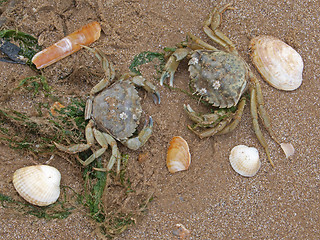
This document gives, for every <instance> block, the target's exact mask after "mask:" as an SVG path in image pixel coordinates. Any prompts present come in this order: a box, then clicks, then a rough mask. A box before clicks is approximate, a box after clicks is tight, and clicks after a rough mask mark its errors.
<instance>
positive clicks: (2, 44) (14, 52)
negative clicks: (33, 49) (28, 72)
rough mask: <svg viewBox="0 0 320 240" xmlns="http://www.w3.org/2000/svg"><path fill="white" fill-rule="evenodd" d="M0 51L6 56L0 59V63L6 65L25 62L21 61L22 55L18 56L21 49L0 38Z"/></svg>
mask: <svg viewBox="0 0 320 240" xmlns="http://www.w3.org/2000/svg"><path fill="white" fill-rule="evenodd" d="M0 51H1V52H3V53H4V54H6V55H7V57H4V58H0V61H2V62H8V63H19V64H26V62H25V61H23V59H24V57H23V56H22V55H19V52H20V51H21V48H20V47H18V46H16V45H15V44H13V43H11V42H8V41H6V40H3V39H1V38H0Z"/></svg>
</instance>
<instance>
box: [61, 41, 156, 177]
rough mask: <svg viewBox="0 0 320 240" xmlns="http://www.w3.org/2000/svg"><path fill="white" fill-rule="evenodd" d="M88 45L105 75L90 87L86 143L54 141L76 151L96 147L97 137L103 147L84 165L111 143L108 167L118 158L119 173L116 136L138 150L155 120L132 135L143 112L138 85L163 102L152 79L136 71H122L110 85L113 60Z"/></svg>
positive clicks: (87, 161) (64, 149) (86, 112)
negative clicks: (65, 144)
mask: <svg viewBox="0 0 320 240" xmlns="http://www.w3.org/2000/svg"><path fill="white" fill-rule="evenodd" d="M83 47H85V46H83ZM85 48H86V49H88V50H89V51H91V52H93V53H94V54H95V56H96V57H97V58H98V59H99V60H100V61H101V63H102V67H103V69H104V71H105V75H106V76H105V78H104V79H102V80H101V81H100V82H99V83H98V84H97V85H96V86H94V87H93V88H92V89H91V91H90V97H89V98H88V100H87V103H86V109H85V119H86V120H88V119H89V123H88V124H87V126H86V129H85V137H86V141H87V143H85V144H76V145H72V146H69V147H67V146H63V145H61V144H58V143H55V145H56V146H57V148H58V149H59V150H61V151H64V152H67V153H71V154H74V153H78V152H82V151H85V150H88V149H89V148H91V147H93V146H94V143H95V140H96V141H97V142H98V144H99V145H100V146H101V148H100V149H98V150H96V151H95V150H94V149H92V151H93V154H92V155H91V156H90V157H89V158H88V159H86V160H85V161H80V162H81V163H82V164H83V165H85V166H86V165H88V164H90V163H91V162H93V161H94V160H95V159H96V158H98V157H99V156H101V155H102V154H103V153H104V152H105V151H106V150H107V148H108V145H110V146H111V148H112V155H111V158H110V160H109V163H108V165H107V167H106V171H109V170H110V169H111V168H112V167H113V165H114V164H115V162H117V173H119V171H120V164H121V154H120V152H119V150H118V147H117V142H116V140H118V141H120V142H121V143H123V144H124V145H126V146H127V147H128V148H130V149H132V150H137V149H138V148H139V147H141V146H142V145H143V144H145V143H146V142H147V140H148V139H149V138H150V136H151V134H152V127H153V121H152V118H151V117H149V123H148V121H146V122H145V125H144V127H143V129H142V130H141V131H140V132H139V134H138V135H137V136H136V137H133V134H134V133H135V132H136V128H137V126H138V124H139V120H140V117H141V113H142V107H141V104H140V97H139V95H138V92H137V90H136V89H135V86H139V87H143V88H144V89H145V90H146V91H148V92H150V93H152V94H153V95H152V96H153V99H154V102H155V103H160V95H159V93H158V91H157V90H156V87H155V86H154V85H153V84H152V83H151V82H148V81H147V80H145V79H144V78H143V77H142V76H137V75H135V74H133V73H127V74H124V75H122V76H121V77H120V79H119V80H118V81H116V82H114V83H113V84H112V85H110V84H111V83H112V81H113V80H114V78H115V70H114V67H113V65H112V63H111V62H110V63H109V62H108V60H107V58H106V56H105V54H104V53H103V52H101V51H100V50H98V49H92V48H89V47H85ZM109 85H110V86H109ZM134 85H135V86H134ZM98 129H99V130H98ZM115 139H116V140H115Z"/></svg>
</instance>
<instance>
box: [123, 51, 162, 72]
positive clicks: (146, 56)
mask: <svg viewBox="0 0 320 240" xmlns="http://www.w3.org/2000/svg"><path fill="white" fill-rule="evenodd" d="M154 59H158V60H159V64H156V65H154V67H155V69H156V71H157V72H161V71H162V70H163V67H164V64H165V57H164V53H158V52H150V51H145V52H141V53H139V54H138V55H136V56H135V57H134V58H133V60H132V61H131V64H130V66H129V69H130V71H131V72H133V73H135V74H138V75H141V72H140V70H139V68H138V67H139V66H141V65H143V64H146V63H149V62H152V61H153V60H154Z"/></svg>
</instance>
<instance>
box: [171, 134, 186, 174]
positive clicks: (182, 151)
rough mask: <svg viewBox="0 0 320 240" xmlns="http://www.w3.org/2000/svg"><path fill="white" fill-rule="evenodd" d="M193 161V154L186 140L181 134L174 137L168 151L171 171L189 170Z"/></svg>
mask: <svg viewBox="0 0 320 240" xmlns="http://www.w3.org/2000/svg"><path fill="white" fill-rule="evenodd" d="M190 163H191V155H190V151H189V146H188V143H187V141H186V140H184V139H183V138H182V137H180V136H176V137H173V138H172V139H171V141H170V143H169V148H168V152H167V167H168V170H169V172H171V173H175V172H178V171H183V170H187V169H188V168H189V166H190Z"/></svg>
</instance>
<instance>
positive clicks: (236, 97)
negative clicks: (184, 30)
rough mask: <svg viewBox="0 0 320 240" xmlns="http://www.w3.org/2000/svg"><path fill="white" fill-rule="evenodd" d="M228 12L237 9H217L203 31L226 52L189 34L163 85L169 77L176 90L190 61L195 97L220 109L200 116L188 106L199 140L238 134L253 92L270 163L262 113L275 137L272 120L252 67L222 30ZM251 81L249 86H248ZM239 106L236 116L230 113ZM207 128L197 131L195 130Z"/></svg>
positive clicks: (258, 133) (175, 54)
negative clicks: (176, 77) (178, 76)
mask: <svg viewBox="0 0 320 240" xmlns="http://www.w3.org/2000/svg"><path fill="white" fill-rule="evenodd" d="M227 9H233V8H231V7H230V4H227V5H225V6H223V7H221V8H216V7H215V8H214V9H213V11H212V12H211V13H210V15H209V16H208V18H207V19H206V20H205V22H204V27H203V30H204V32H205V33H206V34H207V36H208V37H209V38H210V39H211V40H212V41H213V42H215V43H216V44H218V45H220V46H222V47H223V48H224V49H225V51H222V50H219V49H217V48H215V47H214V46H211V45H209V44H207V43H205V42H204V41H202V40H201V39H199V38H198V37H196V36H194V35H192V34H190V33H188V35H187V37H188V40H187V41H186V42H184V43H182V44H180V45H178V48H177V49H176V50H175V51H174V52H173V53H172V55H171V56H170V57H169V59H168V61H167V63H166V65H165V67H164V71H163V73H162V76H161V79H160V84H161V85H162V84H163V82H164V80H165V79H166V78H168V77H169V79H170V80H169V85H170V86H173V79H174V73H175V71H176V69H177V67H178V65H179V62H180V61H181V60H182V59H184V58H185V57H190V58H191V59H190V60H189V72H190V78H191V84H192V86H193V87H194V89H195V93H196V94H198V95H200V96H201V98H202V99H204V100H205V101H207V102H208V103H210V104H212V106H215V107H218V108H220V109H219V110H216V111H214V112H213V113H208V114H199V113H196V112H195V111H193V110H192V108H191V107H190V106H189V105H187V106H185V110H186V112H187V113H188V116H189V118H190V119H191V120H192V121H193V122H195V125H194V126H193V127H190V126H189V129H191V130H192V131H193V132H195V133H196V134H197V135H198V136H199V137H201V138H203V137H209V136H213V135H221V134H226V133H229V132H231V131H232V130H234V129H235V128H236V127H237V125H238V123H239V122H240V119H241V116H242V113H243V109H244V106H245V102H246V99H245V97H242V96H243V94H244V93H245V92H246V91H247V90H248V89H249V90H250V102H251V115H252V121H253V129H254V131H255V134H256V136H257V138H258V140H259V142H260V143H261V145H262V146H263V147H264V149H265V151H266V154H267V157H268V159H269V161H270V163H271V164H272V166H274V165H273V162H272V160H271V157H270V153H269V149H268V145H267V143H266V140H265V138H264V136H263V134H262V132H261V130H260V127H259V124H258V113H259V116H260V118H261V119H262V122H263V124H264V126H265V128H266V129H267V130H268V132H269V134H270V135H271V137H272V138H273V139H274V140H275V141H276V142H277V143H279V142H278V141H277V139H275V138H274V134H273V132H272V129H271V121H270V118H269V116H268V114H267V112H266V110H265V108H264V101H263V96H262V92H261V87H260V84H259V82H258V80H257V78H256V77H255V75H254V74H253V73H252V71H251V70H250V68H249V66H248V64H247V63H246V62H245V61H244V60H243V58H242V57H241V56H240V55H239V53H238V51H237V50H236V48H235V45H234V44H233V43H232V41H231V40H230V39H229V38H228V37H227V36H225V35H224V34H223V33H222V31H221V30H220V29H219V26H220V24H221V19H222V13H223V12H224V11H225V10H227ZM248 81H249V83H248ZM235 106H237V110H236V112H235V113H232V111H230V110H229V108H231V107H235ZM197 127H201V128H205V129H204V130H202V131H197V130H195V128H197Z"/></svg>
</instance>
